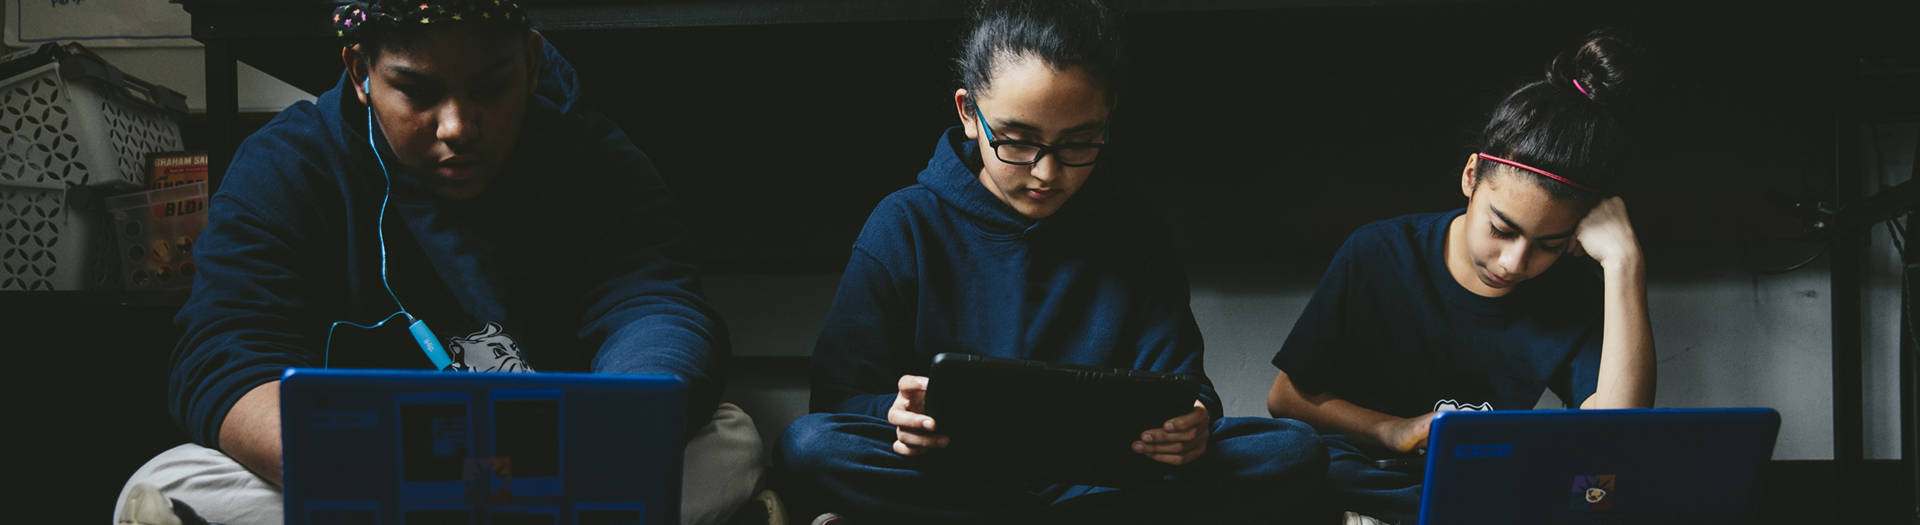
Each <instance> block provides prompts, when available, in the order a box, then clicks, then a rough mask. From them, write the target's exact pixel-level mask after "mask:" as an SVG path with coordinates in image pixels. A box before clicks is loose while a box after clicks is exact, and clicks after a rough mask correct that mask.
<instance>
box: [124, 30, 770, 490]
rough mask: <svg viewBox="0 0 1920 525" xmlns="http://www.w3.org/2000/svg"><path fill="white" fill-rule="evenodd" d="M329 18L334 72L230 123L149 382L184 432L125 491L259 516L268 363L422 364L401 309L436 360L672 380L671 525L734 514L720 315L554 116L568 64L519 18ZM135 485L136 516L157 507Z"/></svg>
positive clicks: (634, 205) (583, 141)
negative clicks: (244, 133) (417, 325)
mask: <svg viewBox="0 0 1920 525" xmlns="http://www.w3.org/2000/svg"><path fill="white" fill-rule="evenodd" d="M333 23H334V27H335V28H336V29H337V30H338V32H339V34H340V36H342V37H344V38H345V39H346V46H345V47H344V48H343V49H342V51H341V59H342V61H343V62H344V63H345V66H346V72H345V73H344V74H342V75H341V77H340V82H339V84H337V85H336V86H335V87H334V88H333V89H332V90H330V91H327V92H326V93H323V94H321V95H320V96H319V99H318V100H317V101H316V103H306V102H300V103H297V104H294V105H293V106H292V107H289V108H288V109H287V110H285V111H283V112H281V113H280V115H279V116H278V117H276V118H275V119H274V120H273V121H272V122H270V123H268V124H267V125H266V127H265V128H263V129H261V130H260V131H259V132H258V133H255V134H254V135H252V136H251V137H249V138H248V139H247V140H246V142H245V143H244V144H242V145H241V147H240V149H239V151H238V152H237V154H236V155H235V158H234V160H233V163H232V167H231V168H229V169H228V171H227V177H226V178H225V180H224V181H223V183H222V185H221V187H220V189H219V192H218V193H217V194H215V195H214V196H213V198H212V202H211V207H210V209H209V218H208V226H207V230H206V231H205V233H204V234H203V235H202V237H201V238H200V242H199V245H198V246H197V247H196V251H197V253H196V259H195V260H196V262H197V263H198V265H199V267H200V271H199V275H198V276H197V278H196V280H195V283H194V290H193V294H192V297H191V299H189V300H188V302H187V304H186V306H185V307H184V308H183V309H181V311H180V314H179V317H178V323H179V324H180V325H181V326H182V327H183V328H184V330H185V335H184V336H183V337H182V339H181V340H180V343H179V346H178V348H177V349H176V350H175V352H174V368H173V376H172V380H171V381H170V385H169V389H170V394H171V396H170V398H171V399H170V400H171V402H172V406H173V412H174V416H175V417H176V419H177V420H178V421H179V423H180V425H181V427H182V428H184V429H185V430H186V431H187V433H188V435H189V436H191V437H192V439H193V443H192V444H188V445H183V446H181V447H179V448H176V449H173V450H170V451H168V452H166V453H164V454H162V455H160V456H159V457H156V458H155V459H153V460H152V461H151V462H149V463H148V464H147V465H146V466H145V467H142V469H141V470H140V471H139V472H138V473H137V474H135V475H134V477H133V479H132V480H130V481H129V482H128V487H129V488H128V489H127V491H126V492H124V493H123V494H128V495H131V494H132V493H133V492H135V490H134V487H136V486H139V485H141V484H148V485H151V486H153V487H155V488H158V489H159V492H160V493H163V494H164V495H165V496H164V498H170V499H172V500H178V501H180V502H183V503H185V504H187V505H188V506H190V507H191V508H192V509H194V510H197V511H198V513H199V514H200V515H202V516H203V517H205V518H207V519H209V520H210V521H213V522H223V523H228V524H240V523H277V522H279V521H280V519H281V514H280V513H281V499H280V492H279V483H280V443H281V441H280V422H279V416H280V412H279V402H278V400H279V382H278V379H279V377H280V375H281V372H282V371H284V370H285V369H286V368H288V367H322V366H330V367H335V368H339V367H368V368H401V369H408V368H411V369H431V368H435V365H434V364H432V363H431V361H430V360H429V358H428V357H427V355H426V354H425V353H423V352H422V350H421V349H420V347H419V346H416V345H415V344H414V343H413V342H412V340H411V338H409V337H408V336H407V332H406V329H405V328H404V327H405V326H406V325H407V324H408V323H409V322H410V321H411V320H413V319H419V320H422V321H425V322H426V323H427V324H428V326H430V327H431V329H432V330H434V331H435V332H436V333H437V335H438V336H439V338H440V341H439V342H440V343H441V344H442V345H443V346H444V347H445V348H446V349H447V350H448V353H449V354H451V356H450V357H451V358H452V359H453V361H454V362H453V365H454V367H456V368H462V369H467V370H473V371H476V372H479V371H502V372H505V371H522V372H524V371H534V370H539V371H577V372H586V371H591V372H604V373H648V374H672V375H674V376H677V377H679V378H681V379H682V380H684V381H685V382H686V384H687V387H688V406H687V421H686V428H687V431H688V434H687V440H688V441H687V445H686V447H687V448H686V465H685V479H684V490H683V492H684V496H685V497H684V498H683V508H682V514H683V517H684V521H685V522H686V523H715V522H721V521H724V520H726V519H727V518H728V516H729V515H731V514H732V513H733V512H734V511H735V509H739V508H741V507H742V505H743V503H746V502H747V501H748V500H749V499H750V498H752V497H753V496H754V492H753V491H754V490H756V487H755V485H756V483H757V482H758V481H759V478H760V473H761V470H760V469H761V466H760V465H761V461H760V458H761V452H760V451H761V445H760V442H759V439H758V437H757V435H758V434H757V433H756V431H755V430H754V428H753V423H752V421H751V420H750V419H749V418H748V417H747V416H746V414H744V413H742V412H741V411H740V409H739V408H737V407H734V406H733V405H731V404H722V403H719V402H718V398H719V393H720V389H721V386H722V384H723V379H724V376H723V374H724V371H725V367H724V365H725V363H726V359H727V356H728V353H729V349H728V339H727V333H726V329H725V326H724V325H723V324H722V322H721V319H720V316H719V315H718V314H717V313H715V312H714V311H713V309H712V308H711V307H709V306H708V305H707V303H706V301H704V300H703V299H702V298H701V296H700V295H699V288H698V286H697V283H696V282H695V270H694V268H693V267H692V266H690V265H688V264H686V263H684V262H680V261H676V260H674V259H672V258H669V257H667V256H665V255H663V254H662V250H663V249H665V248H667V247H668V246H669V245H672V244H674V243H675V242H677V241H678V240H679V239H680V238H681V237H682V235H683V228H682V226H681V225H680V223H679V219H678V217H677V214H676V212H675V211H674V209H673V207H674V205H673V200H672V196H671V194H670V192H669V191H668V189H667V187H666V186H665V184H663V183H662V181H661V180H660V177H659V175H658V174H657V173H655V172H654V169H653V166H652V164H651V163H650V162H649V161H648V160H647V157H646V156H645V155H643V154H642V153H641V152H640V151H639V150H638V149H636V148H635V147H634V145H633V143H632V142H631V141H630V140H628V138H627V137H626V135H625V134H624V133H622V132H621V130H620V128H619V127H617V126H615V125H614V124H613V123H612V122H610V121H608V120H607V119H606V118H604V117H601V116H599V115H597V114H594V113H590V112H585V111H581V110H580V109H578V108H576V107H574V102H575V100H576V99H577V97H578V91H577V89H578V87H577V82H576V80H575V77H574V74H573V71H572V69H571V67H570V66H568V65H567V63H566V62H565V61H564V60H563V59H561V57H560V56H559V55H558V54H557V53H556V52H554V50H553V48H552V47H551V46H548V45H547V44H546V43H545V42H544V40H543V39H542V38H541V36H540V35H539V34H538V33H536V32H533V31H532V30H531V29H530V26H531V24H530V22H529V21H528V19H527V17H526V13H525V12H524V11H522V10H521V9H520V8H519V7H517V6H515V5H514V4H513V3H512V2H493V1H482V2H472V1H468V2H460V1H455V0H447V1H429V0H421V1H416V2H399V3H396V2H387V3H369V2H357V3H352V4H348V5H346V6H342V7H341V8H340V9H339V10H338V11H335V13H334V16H333ZM369 106H371V110H369ZM383 320H385V321H386V322H385V324H384V325H381V327H380V328H379V329H377V330H371V331H369V330H363V329H360V328H355V327H351V326H348V325H344V324H338V323H336V322H339V321H345V322H351V323H355V324H359V325H374V324H376V323H380V322H382V321H383ZM336 325H338V327H337V329H334V328H335V327H336ZM606 416H607V417H619V414H606ZM139 492H141V493H143V494H145V496H143V497H142V498H130V499H127V501H128V505H130V506H131V507H133V509H132V510H140V509H139V507H142V506H151V505H152V504H153V503H152V502H151V501H149V500H151V499H152V497H151V490H150V489H141V490H140V491H139ZM142 501H147V503H142ZM159 502H161V503H165V502H167V499H161V500H159ZM160 506H162V507H164V506H165V505H160ZM121 516H122V517H123V518H130V519H134V520H135V521H138V518H137V517H134V516H126V515H124V514H121Z"/></svg>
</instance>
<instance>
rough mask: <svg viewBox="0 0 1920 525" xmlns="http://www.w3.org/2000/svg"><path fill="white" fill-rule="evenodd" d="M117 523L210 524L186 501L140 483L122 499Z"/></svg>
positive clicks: (146, 524)
mask: <svg viewBox="0 0 1920 525" xmlns="http://www.w3.org/2000/svg"><path fill="white" fill-rule="evenodd" d="M114 523H115V525H208V523H207V520H205V519H201V518H200V514H199V513H196V512H194V511H193V507H189V506H187V504H186V502H183V501H180V500H177V499H170V498H168V497H167V496H166V495H165V494H161V493H160V489H159V488H156V487H154V486H153V485H150V484H146V483H140V484H137V485H134V486H133V488H132V489H129V490H128V491H127V499H124V500H121V501H120V521H117V522H114Z"/></svg>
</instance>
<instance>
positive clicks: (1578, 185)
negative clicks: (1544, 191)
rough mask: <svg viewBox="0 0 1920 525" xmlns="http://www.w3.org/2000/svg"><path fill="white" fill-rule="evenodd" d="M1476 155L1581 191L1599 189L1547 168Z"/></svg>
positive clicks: (1483, 154)
mask: <svg viewBox="0 0 1920 525" xmlns="http://www.w3.org/2000/svg"><path fill="white" fill-rule="evenodd" d="M1478 155H1479V156H1480V158H1482V159H1485V160H1490V161H1494V162H1498V163H1501V164H1505V165H1508V166H1513V167H1515V168H1520V169H1523V170H1527V171H1531V172H1534V173H1538V174H1540V176H1542V177H1546V178H1549V179H1553V180H1557V181H1560V182H1564V183H1567V185H1568V186H1573V187H1574V188H1578V189H1580V190H1581V191H1586V192H1589V193H1600V190H1596V189H1593V188H1591V187H1588V186H1587V185H1585V184H1581V183H1578V182H1574V181H1571V180H1567V178H1566V177H1562V176H1559V175H1554V174H1552V173H1547V170H1543V169H1540V168H1535V167H1533V166H1528V165H1525V164H1521V163H1518V162H1514V161H1511V160H1507V159H1503V158H1500V157H1495V156H1493V155H1488V154H1485V153H1479V154H1478Z"/></svg>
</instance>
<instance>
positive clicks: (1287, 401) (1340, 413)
mask: <svg viewBox="0 0 1920 525" xmlns="http://www.w3.org/2000/svg"><path fill="white" fill-rule="evenodd" d="M1267 413H1268V414H1269V415H1272V416H1273V417H1284V418H1288V419H1298V420H1300V421H1304V422H1306V423H1307V424H1309V425H1313V428H1315V429H1318V430H1319V431H1320V433H1322V434H1345V435H1346V436H1348V437H1349V438H1351V439H1353V440H1354V441H1356V442H1358V443H1360V444H1364V445H1368V446H1373V447H1380V448H1385V449H1389V450H1394V451H1398V452H1411V451H1413V450H1414V449H1416V448H1421V447H1425V446H1426V445H1427V430H1428V425H1429V424H1430V423H1431V422H1432V420H1433V413H1427V414H1425V415H1422V416H1420V417H1414V418H1401V417H1395V416H1392V415H1389V414H1384V413H1380V412H1376V411H1373V410H1369V409H1367V408H1365V407H1361V406H1360V405H1355V404H1353V403H1351V402H1348V401H1347V400H1345V399H1340V396H1337V395H1334V394H1333V392H1321V393H1318V394H1312V395H1309V394H1306V393H1305V392H1302V391H1301V390H1300V388H1299V387H1298V386H1295V385H1294V384H1293V380H1292V379H1291V378H1289V377H1287V372H1286V371H1285V370H1282V371H1280V372H1279V374H1278V375H1275V376H1274V378H1273V388H1272V389H1271V390H1269V391H1267Z"/></svg>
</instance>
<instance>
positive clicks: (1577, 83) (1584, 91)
mask: <svg viewBox="0 0 1920 525" xmlns="http://www.w3.org/2000/svg"><path fill="white" fill-rule="evenodd" d="M1573 88H1574V89H1578V90H1580V94H1582V95H1586V96H1587V100H1593V93H1588V92H1587V87H1586V86H1582V85H1580V79H1577V78H1576V79H1573Z"/></svg>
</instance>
